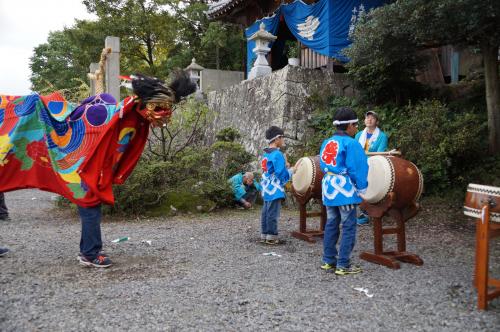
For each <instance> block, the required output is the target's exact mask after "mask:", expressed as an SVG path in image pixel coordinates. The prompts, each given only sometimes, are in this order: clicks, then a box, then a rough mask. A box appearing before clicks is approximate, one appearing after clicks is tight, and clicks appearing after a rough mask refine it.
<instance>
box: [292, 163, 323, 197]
mask: <svg viewBox="0 0 500 332" xmlns="http://www.w3.org/2000/svg"><path fill="white" fill-rule="evenodd" d="M295 167H296V169H295V172H294V173H293V176H292V188H293V191H294V193H295V196H296V197H297V198H303V199H305V200H308V199H309V198H311V197H313V198H321V179H323V172H321V169H320V167H319V156H314V157H303V158H300V159H299V160H298V161H297V163H296V164H295Z"/></svg>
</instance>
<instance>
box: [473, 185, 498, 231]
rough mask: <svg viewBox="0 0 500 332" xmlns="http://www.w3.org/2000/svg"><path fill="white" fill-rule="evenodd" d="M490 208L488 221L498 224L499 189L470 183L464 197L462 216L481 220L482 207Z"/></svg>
mask: <svg viewBox="0 0 500 332" xmlns="http://www.w3.org/2000/svg"><path fill="white" fill-rule="evenodd" d="M486 204H488V205H489V206H490V221H493V222H498V223H500V188H499V187H492V186H484V185H480V184H473V183H470V184H469V186H468V187H467V194H466V195H465V204H464V214H465V215H466V216H470V217H474V218H481V210H482V208H483V206H485V205H486Z"/></svg>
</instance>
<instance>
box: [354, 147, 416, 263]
mask: <svg viewBox="0 0 500 332" xmlns="http://www.w3.org/2000/svg"><path fill="white" fill-rule="evenodd" d="M395 154H400V153H399V151H390V152H385V153H384V152H382V153H369V154H368V155H371V156H372V157H371V158H368V163H369V165H370V170H369V172H368V183H369V186H368V189H367V192H366V196H365V197H364V198H365V200H363V202H362V203H361V206H360V207H361V209H363V210H365V211H366V212H367V213H368V215H369V216H370V217H371V218H372V219H373V239H374V252H366V251H365V252H363V253H361V255H360V258H361V259H364V260H367V261H369V262H372V263H376V264H381V265H384V266H387V267H389V268H392V269H399V268H400V265H399V261H401V262H406V263H411V264H415V265H422V264H424V262H423V260H422V259H421V258H420V257H419V256H417V255H415V254H412V253H409V252H407V251H406V231H405V223H406V221H407V220H409V219H410V218H413V217H414V216H415V215H416V214H417V212H418V209H419V205H418V203H417V201H418V199H419V198H420V195H421V193H422V190H423V176H422V173H421V172H420V170H419V169H418V168H417V166H415V164H413V163H412V162H410V161H407V160H405V159H402V158H397V157H395V156H394V155H395ZM381 170H383V171H382V172H381ZM381 179H383V182H380V181H381ZM371 181H373V183H377V182H378V185H372V186H373V187H372V189H373V191H371V192H370V187H371V186H370V182H371ZM380 188H384V189H383V190H379V189H380ZM374 194H376V195H374ZM384 216H389V217H391V218H392V219H394V221H395V222H396V226H394V227H386V228H383V227H382V222H383V218H384ZM389 234H396V238H397V250H392V251H384V235H389Z"/></svg>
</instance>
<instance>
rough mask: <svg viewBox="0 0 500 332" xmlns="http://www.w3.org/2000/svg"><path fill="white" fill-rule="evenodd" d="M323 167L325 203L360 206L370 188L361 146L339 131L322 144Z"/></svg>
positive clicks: (321, 165) (329, 204) (321, 159)
mask: <svg viewBox="0 0 500 332" xmlns="http://www.w3.org/2000/svg"><path fill="white" fill-rule="evenodd" d="M320 167H321V170H322V171H323V173H324V176H323V181H322V192H323V204H324V205H325V206H341V205H349V204H359V203H361V201H362V199H361V197H359V193H364V192H365V191H366V188H367V187H368V179H367V178H368V159H367V157H366V155H365V152H364V150H363V148H362V147H361V145H360V144H359V143H358V141H356V140H355V139H353V138H352V137H350V136H348V135H347V134H345V133H343V132H337V133H335V134H334V135H333V136H332V137H330V138H328V139H326V140H325V141H324V142H323V144H322V145H321V150H320Z"/></svg>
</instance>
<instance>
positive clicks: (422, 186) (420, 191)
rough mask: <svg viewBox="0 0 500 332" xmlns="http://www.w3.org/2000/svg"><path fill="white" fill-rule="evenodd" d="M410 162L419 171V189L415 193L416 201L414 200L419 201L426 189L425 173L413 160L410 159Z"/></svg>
mask: <svg viewBox="0 0 500 332" xmlns="http://www.w3.org/2000/svg"><path fill="white" fill-rule="evenodd" d="M410 164H412V165H413V167H415V169H416V170H417V172H418V190H417V194H416V195H415V201H414V202H417V201H418V200H419V199H420V196H421V195H422V192H423V191H424V175H423V174H422V172H421V171H420V169H419V168H418V167H417V165H415V164H414V163H412V162H411V161H410Z"/></svg>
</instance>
